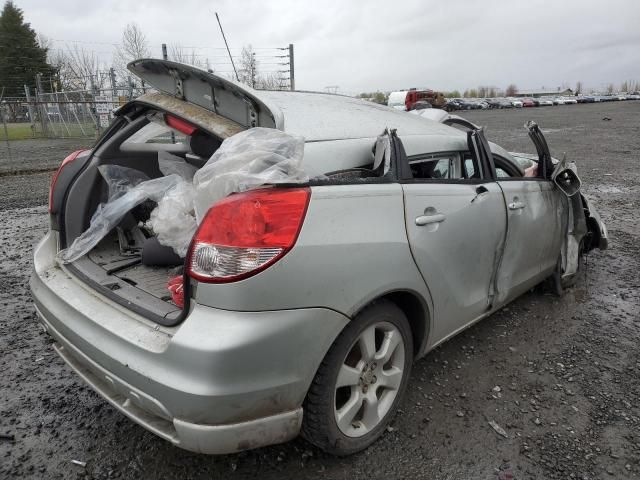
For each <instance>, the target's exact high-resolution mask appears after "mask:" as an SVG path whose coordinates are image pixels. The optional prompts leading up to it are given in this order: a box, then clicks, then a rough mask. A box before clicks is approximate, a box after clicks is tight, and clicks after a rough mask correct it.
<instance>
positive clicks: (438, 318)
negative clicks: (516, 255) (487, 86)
mask: <svg viewBox="0 0 640 480" xmlns="http://www.w3.org/2000/svg"><path fill="white" fill-rule="evenodd" d="M469 128H472V130H471V131H469V132H468V133H467V144H468V149H469V151H470V152H471V153H470V155H469V153H468V152H466V151H453V152H443V153H431V152H430V150H429V148H430V147H431V143H430V141H429V140H426V141H425V145H424V152H425V153H424V154H420V155H413V156H411V157H409V158H408V159H407V160H406V161H407V163H408V165H409V166H410V170H409V172H408V174H409V176H408V178H407V177H406V176H405V177H404V178H403V177H400V178H403V179H402V180H401V181H402V188H403V191H404V199H405V225H406V228H407V237H408V240H409V246H410V248H411V252H412V254H413V257H414V260H415V262H416V265H417V266H418V269H419V270H420V273H421V274H422V276H423V278H424V280H425V282H426V284H427V286H428V287H429V290H430V292H431V297H432V298H433V302H434V318H435V321H434V324H433V327H434V331H433V332H432V335H431V338H432V341H433V342H434V343H438V342H440V341H442V340H444V339H445V338H447V337H450V336H452V335H454V334H455V333H456V332H457V331H459V330H461V329H463V328H464V327H466V326H467V325H468V324H469V323H471V322H473V321H475V320H477V319H479V318H482V316H483V315H485V314H486V313H487V311H489V309H490V307H491V303H492V299H491V295H492V294H491V290H492V283H493V280H494V274H495V271H496V268H497V265H498V260H499V258H500V252H501V248H502V242H503V240H504V236H505V231H506V212H505V206H504V200H503V197H502V192H501V190H500V188H499V187H498V185H497V184H496V182H495V181H494V180H493V179H492V174H491V170H490V164H489V162H488V155H490V151H489V153H487V151H486V150H485V148H486V147H485V145H484V144H483V143H482V141H481V140H482V138H483V134H482V130H481V129H479V130H475V129H473V128H474V127H473V126H471V127H469Z"/></svg>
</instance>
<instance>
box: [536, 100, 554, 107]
mask: <svg viewBox="0 0 640 480" xmlns="http://www.w3.org/2000/svg"><path fill="white" fill-rule="evenodd" d="M538 106H539V107H553V100H551V99H550V98H541V99H540V100H538Z"/></svg>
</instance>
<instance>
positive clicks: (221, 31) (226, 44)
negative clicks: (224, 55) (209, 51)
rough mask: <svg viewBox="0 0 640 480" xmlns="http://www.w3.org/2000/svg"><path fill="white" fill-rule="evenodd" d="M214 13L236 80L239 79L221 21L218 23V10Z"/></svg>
mask: <svg viewBox="0 0 640 480" xmlns="http://www.w3.org/2000/svg"><path fill="white" fill-rule="evenodd" d="M214 13H215V14H216V20H218V26H219V27H220V33H222V39H223V40H224V44H225V46H226V47H227V52H228V53H229V59H230V60H231V65H232V66H233V71H234V73H235V74H236V80H237V81H240V77H238V71H237V70H236V64H235V63H233V57H232V56H231V50H229V44H228V43H227V37H225V36H224V30H222V23H220V17H219V16H218V12H214Z"/></svg>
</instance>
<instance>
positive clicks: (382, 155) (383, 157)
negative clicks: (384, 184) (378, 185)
mask: <svg viewBox="0 0 640 480" xmlns="http://www.w3.org/2000/svg"><path fill="white" fill-rule="evenodd" d="M383 163H384V168H383V170H382V175H383V176H384V175H386V174H387V173H388V172H389V169H390V168H391V139H390V138H389V134H388V133H387V132H385V133H384V134H383V135H379V136H378V138H377V140H376V146H375V155H374V159H373V169H374V170H377V169H378V168H380V165H382V164H383Z"/></svg>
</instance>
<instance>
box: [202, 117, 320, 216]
mask: <svg viewBox="0 0 640 480" xmlns="http://www.w3.org/2000/svg"><path fill="white" fill-rule="evenodd" d="M303 156H304V138H303V137H300V136H294V135H289V134H287V133H284V132H282V131H280V130H275V129H272V128H260V127H257V128H251V129H249V130H245V131H244V132H240V133H238V134H236V135H234V136H232V137H229V138H227V139H226V140H225V141H224V142H222V145H221V146H220V148H218V150H216V152H215V153H214V154H213V155H212V156H211V158H210V159H209V161H208V162H207V163H206V164H205V165H204V166H203V167H202V168H201V169H200V170H198V171H197V172H196V174H195V175H194V177H193V185H194V187H195V190H196V195H195V213H196V220H197V222H198V223H200V222H201V221H202V218H203V217H204V215H205V213H207V210H209V207H211V205H213V204H214V203H215V202H217V201H218V200H220V199H222V198H224V197H226V196H227V195H229V194H231V193H234V192H243V191H245V190H249V189H251V188H255V187H258V186H260V185H265V184H277V183H299V182H308V181H309V176H308V175H307V174H306V173H305V172H304V170H303V169H302V158H303Z"/></svg>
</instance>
